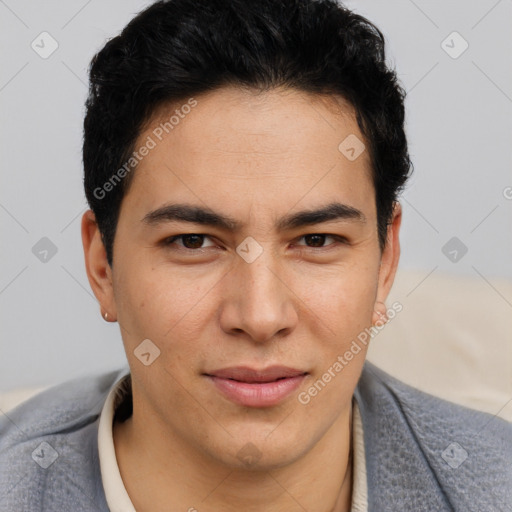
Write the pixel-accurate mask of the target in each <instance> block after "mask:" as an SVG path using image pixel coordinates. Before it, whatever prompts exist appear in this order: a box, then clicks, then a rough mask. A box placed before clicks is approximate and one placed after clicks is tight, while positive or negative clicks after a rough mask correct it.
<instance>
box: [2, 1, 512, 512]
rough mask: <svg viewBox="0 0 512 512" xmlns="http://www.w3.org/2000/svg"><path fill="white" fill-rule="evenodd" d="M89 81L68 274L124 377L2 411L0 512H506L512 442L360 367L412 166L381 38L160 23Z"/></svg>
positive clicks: (314, 28)
mask: <svg viewBox="0 0 512 512" xmlns="http://www.w3.org/2000/svg"><path fill="white" fill-rule="evenodd" d="M90 80H91V88H90V95H89V98H88V100H87V114H86V118H85V123H84V151H83V157H84V169H85V175H84V176H85V177H84V185H85V192H86V196H87V199H88V201H89V204H90V206H91V210H89V211H87V212H86V213H85V214H84V216H83V219H82V239H83V246H84V255H85V263H86V269H87V275H88V278H89V282H90V284H91V287H92V289H93V291H94V293H95V295H96V297H97V299H98V301H99V303H100V307H101V314H102V316H103V317H104V318H105V320H106V321H109V322H118V323H119V326H120V329H121V333H122V337H123V342H124V346H125V350H126V355H127V359H128V363H129V371H127V370H122V371H120V372H114V373H111V374H108V375H102V376H99V377H96V378H90V379H81V380H78V381H74V382H72V383H67V384H65V385H63V386H60V387H57V388H55V389H52V390H49V391H47V392H45V393H44V394H43V395H40V396H39V397H36V398H34V399H32V400H31V401H29V402H28V403H26V404H24V405H23V406H21V407H20V408H18V409H16V410H15V411H14V412H13V414H12V416H11V422H10V423H9V424H6V425H5V427H3V433H2V437H3V440H2V441H1V444H0V453H1V458H2V469H1V473H0V482H1V486H2V487H1V491H2V495H0V499H1V501H0V507H1V510H27V511H29V510H30V511H32V510H44V511H50V510H52V511H53V510H73V511H75V510H91V511H92V510H100V511H107V510H112V511H123V512H128V511H133V510H137V511H138V512H144V511H164V510H165V511H186V510H189V511H193V510H197V511H199V512H201V511H212V512H214V511H233V510H249V511H266V512H272V511H278V510H279V511H283V510H287V511H288V510H289V511H295V510H297V511H299V510H300V511H303V510H308V511H315V512H330V511H335V512H342V511H349V510H353V511H358V510H370V511H373V510H375V511H385V510H390V511H391V510H393V511H397V510H415V511H416V510H419V511H421V510H425V511H432V510H464V511H466V510H489V511H490V510H493V511H494V510H512V491H511V489H512V468H511V460H512V426H511V425H509V424H508V423H507V422H505V421H504V420H500V419H497V418H492V417H491V416H489V415H487V414H484V413H480V412H477V411H472V410H470V409H466V408H463V407H460V406H456V405H455V404H451V403H449V402H445V401H443V400H440V399H438V398H435V397H432V396H430V395H427V394H425V393H421V392H419V391H417V390H415V389H413V388H410V387H408V386H406V385H404V384H402V383H400V382H399V381H397V380H395V379H393V378H392V377H390V376H389V375H387V374H385V373H384V372H382V371H381V370H379V369H377V368H376V367H375V366H373V365H371V364H369V363H365V355H366V350H367V346H368V336H366V338H365V337H364V336H362V335H361V334H362V333H366V332H368V331H371V329H372V328H373V329H375V328H377V327H379V328H380V327H381V326H382V325H383V324H384V323H385V322H386V320H387V319H388V317H390V316H391V315H392V314H393V315H394V314H396V312H397V311H399V310H400V305H399V304H394V305H393V306H391V307H388V306H387V305H386V304H385V301H386V298H387V296H388V293H389V290H390V288H391V286H392V283H393V279H394V275H395V271H396V268H397V265H398V260H399V252H400V248H399V239H398V235H399V228H400V220H401V208H400V205H399V203H398V201H397V198H398V194H399V192H400V190H401V188H402V187H403V185H404V183H405V181H406V179H407V177H408V175H409V172H410V167H411V165H410V161H409V156H408V153H407V142H406V137H405V133H404V128H403V122H404V108H403V98H404V93H403V90H402V89H401V87H400V86H399V84H398V83H397V80H396V75H395V73H394V72H393V71H392V70H390V69H389V68H387V67H386V65H385V53H384V40H383V37H382V34H381V33H380V32H379V31H378V29H377V28H376V27H375V26H373V25H372V24H371V23H370V22H368V21H367V20H365V19H364V18H362V17H361V16H358V15H356V14H354V13H352V12H350V11H349V10H347V9H345V8H344V7H342V6H340V5H338V4H336V3H334V2H331V1H314V0H284V1H280V2H275V1H273V0H258V1H255V0H234V1H233V0H230V1H227V0H226V1H220V0H219V1H211V0H208V1H206V0H200V1H198V0H171V1H169V2H157V3H155V4H153V5H152V6H150V7H149V8H147V9H146V10H145V11H143V12H142V13H141V14H139V15H138V16H137V17H136V18H134V19H133V20H132V21H131V22H130V23H129V25H128V26H127V27H126V28H125V29H124V30H123V32H122V34H121V35H120V36H118V37H116V38H114V39H112V40H110V41H109V42H108V43H107V44H106V45H105V47H104V48H103V49H102V50H101V51H100V52H99V53H98V54H97V55H96V56H95V57H94V59H93V62H92V66H91V70H90Z"/></svg>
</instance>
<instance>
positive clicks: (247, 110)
mask: <svg viewBox="0 0 512 512" xmlns="http://www.w3.org/2000/svg"><path fill="white" fill-rule="evenodd" d="M145 144H146V145H148V146H151V149H150V151H148V152H147V155H146V156H144V157H143V158H142V159H141V160H140V162H139V163H138V165H137V168H136V171H135V174H134V176H133V181H132V183H131V185H130V188H129V190H128V193H127V197H126V198H125V199H127V198H128V196H133V195H135V196H137V197H138V199H140V201H142V202H144V203H145V206H146V207H147V208H150V207H154V206H155V205H156V204H157V203H163V202H166V201H168V200H169V199H175V198H176V196H179V198H180V200H181V199H184V198H185V197H184V196H186V198H187V199H188V200H195V201H197V200H201V201H203V202H205V201H206V203H207V205H208V206H210V207H215V208H216V209H218V207H219V206H222V207H228V206H233V207H235V206H236V205H238V206H241V203H244V202H245V203H247V202H250V203H251V205H255V204H260V205H261V206H262V207H263V208H265V207H266V208H274V207H278V206H279V205H282V206H283V207H290V206H292V203H297V202H298V201H301V200H302V199H303V198H304V199H307V200H309V201H310V202H312V203H318V202H320V201H322V202H325V201H326V200H329V201H334V200H343V201H344V202H345V203H347V204H350V202H351V201H352V202H355V203H358V202H359V203H361V202H364V201H365V200H367V196H368V195H370V197H373V193H371V192H372V190H373V185H372V181H371V172H370V159H369V154H368V153H369V152H368V151H367V150H364V147H365V146H364V144H365V143H364V138H363V136H362V134H361V133H360V130H359V128H358V125H357V122H356V118H355V112H354V109H353V108H352V107H351V105H350V104H348V103H347V102H346V101H344V100H343V98H341V97H337V96H326V95H319V94H311V93H305V92H302V91H297V90H295V89H283V88H281V89H273V90H270V91H265V92H257V91H254V90H251V89H241V88H235V87H225V88H221V89H218V90H215V91H213V92H209V93H207V94H202V95H199V96H197V97H194V98H187V99H185V100H183V101H182V102H177V103H173V104H172V105H166V106H165V107H161V108H160V109H159V110H158V112H157V113H156V114H155V115H154V116H153V118H152V119H151V120H150V121H149V122H148V123H147V124H146V126H145V128H144V130H143V132H142V133H141V135H140V136H139V138H138V140H137V143H136V145H135V146H136V148H140V147H142V146H143V145H145ZM362 148H363V149H362ZM347 149H348V150H349V152H348V153H347ZM352 150H353V151H352ZM359 152H360V154H359V155H358V153H359ZM354 153H355V156H356V157H357V158H354ZM171 196H172V197H171ZM306 196H307V197H306ZM354 206H356V205H354ZM357 207H358V208H359V209H361V204H359V205H358V206H357Z"/></svg>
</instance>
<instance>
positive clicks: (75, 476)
mask: <svg viewBox="0 0 512 512" xmlns="http://www.w3.org/2000/svg"><path fill="white" fill-rule="evenodd" d="M126 373H128V370H127V369H123V370H120V371H115V372H110V373H105V374H102V375H97V376H92V377H85V378H80V379H74V380H72V381H68V382H65V383H63V384H60V385H58V386H55V387H52V388H50V389H48V390H46V391H44V392H42V393H40V394H38V395H36V396H34V397H32V398H31V399H30V400H28V401H26V402H24V403H22V404H21V405H19V406H18V407H17V408H15V409H13V410H12V411H9V412H8V413H7V414H2V416H1V417H0V511H4V510H36V509H37V510H43V511H45V510H57V509H58V510H70V507H71V506H72V508H73V507H74V508H73V510H84V511H85V510H104V509H105V504H104V497H103V494H102V486H101V477H100V473H99V463H98V453H97V433H98V419H99V416H100V414H101V410H102V407H103V404H104V402H105V400H106V397H107V395H108V392H109V390H110V388H111V387H112V385H113V384H114V383H115V382H116V381H117V380H118V379H119V378H120V377H121V376H122V375H124V374H126ZM105 510H107V509H105Z"/></svg>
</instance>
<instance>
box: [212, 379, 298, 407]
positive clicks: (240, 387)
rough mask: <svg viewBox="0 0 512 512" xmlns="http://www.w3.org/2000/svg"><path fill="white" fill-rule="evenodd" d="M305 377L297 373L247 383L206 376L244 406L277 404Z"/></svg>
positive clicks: (227, 396) (228, 396)
mask: <svg viewBox="0 0 512 512" xmlns="http://www.w3.org/2000/svg"><path fill="white" fill-rule="evenodd" d="M305 377H306V375H297V376H296V377H287V378H285V379H280V380H276V381H274V382H260V383H256V382H252V383H248V382H239V381H236V380H231V379H223V378H220V377H214V376H208V378H209V379H210V380H211V381H212V382H213V383H214V384H215V386H216V387H217V389H218V390H219V391H221V392H222V393H223V394H224V396H225V397H226V398H228V399H229V400H231V401H232V402H234V403H236V404H239V405H244V406H246V407H271V406H273V405H278V404H279V403H280V402H282V401H283V400H284V399H285V398H286V397H287V396H289V395H290V394H291V393H293V392H294V391H295V390H296V389H297V388H298V387H299V386H300V385H301V383H302V381H303V380H304V378H305Z"/></svg>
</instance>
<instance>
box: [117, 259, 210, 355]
mask: <svg viewBox="0 0 512 512" xmlns="http://www.w3.org/2000/svg"><path fill="white" fill-rule="evenodd" d="M125 275H126V276H129V277H126V278H124V277H123V278H122V279H119V283H118V285H117V286H116V305H117V307H118V318H119V322H120V325H121V326H122V327H124V331H125V332H124V333H123V338H125V344H127V345H128V346H129V347H132V345H137V344H138V343H140V341H141V340H142V339H146V338H149V339H150V340H152V341H153V342H154V343H155V344H156V345H157V346H158V347H159V348H162V349H164V348H171V347H174V346H175V344H176V342H177V341H178V340H179V341H180V342H181V344H182V345H185V346H188V345H189V344H188V343H187V342H188V341H191V340H194V339H197V336H198V332H199V331H200V329H201V327H202V326H203V325H204V323H205V321H207V320H208V318H209V316H208V315H209V314H210V310H211V309H212V308H211V304H210V305H209V304H208V299H209V293H208V292H209V291H210V290H212V287H214V286H215V283H216V281H218V278H217V279H216V277H215V276H210V277H206V278H202V279H198V278H197V277H196V278H194V277H193V276H187V275H185V276H184V275H180V273H178V272H172V273H171V272H170V271H169V269H167V270H166V269H165V268H163V267H160V268H158V267H156V268H148V270H147V271H142V270H141V269H140V268H138V269H137V271H135V270H134V271H132V272H126V273H125Z"/></svg>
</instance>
